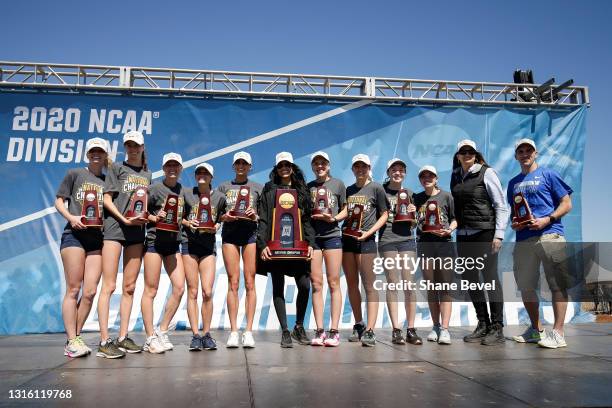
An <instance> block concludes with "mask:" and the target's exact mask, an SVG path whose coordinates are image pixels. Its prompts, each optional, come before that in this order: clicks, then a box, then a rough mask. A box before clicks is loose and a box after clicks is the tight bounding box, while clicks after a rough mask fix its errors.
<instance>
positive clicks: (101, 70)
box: [0, 61, 589, 108]
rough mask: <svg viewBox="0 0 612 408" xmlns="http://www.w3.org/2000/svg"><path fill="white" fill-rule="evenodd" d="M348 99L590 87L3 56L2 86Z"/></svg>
mask: <svg viewBox="0 0 612 408" xmlns="http://www.w3.org/2000/svg"><path fill="white" fill-rule="evenodd" d="M7 90H11V91H17V90H22V91H23V90H25V91H46V92H76V93H81V92H85V93H105V94H108V93H111V94H132V95H156V96H159V95H167V96H169V95H173V96H186V97H226V98H227V97H229V98H248V99H253V98H255V99H293V100H311V101H331V102H335V101H338V102H340V101H347V100H361V99H372V100H373V103H384V104H416V105H421V104H422V105H436V104H443V105H490V106H500V105H508V106H524V107H537V106H542V107H544V106H545V107H570V108H571V107H576V106H579V105H587V106H588V105H589V92H588V88H587V87H584V86H567V87H561V88H559V87H556V86H555V85H554V84H549V83H547V84H544V85H543V86H542V85H538V84H514V83H493V82H473V81H438V80H423V79H400V78H378V77H359V76H355V77H352V76H334V75H302V74H274V73H261V72H235V71H213V70H197V69H172V68H143V67H127V66H103V65H72V64H47V63H31V62H4V61H0V92H1V91H7Z"/></svg>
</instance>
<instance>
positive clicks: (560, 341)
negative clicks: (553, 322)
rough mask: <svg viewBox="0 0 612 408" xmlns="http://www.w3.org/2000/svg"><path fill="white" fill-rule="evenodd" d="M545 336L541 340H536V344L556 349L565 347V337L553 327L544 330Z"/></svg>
mask: <svg viewBox="0 0 612 408" xmlns="http://www.w3.org/2000/svg"><path fill="white" fill-rule="evenodd" d="M544 334H545V336H544V338H543V339H542V340H540V341H539V342H538V346H540V347H545V348H551V349H556V348H560V347H567V343H566V342H565V337H563V335H562V334H561V333H559V332H558V331H556V330H555V329H552V330H551V331H546V332H544Z"/></svg>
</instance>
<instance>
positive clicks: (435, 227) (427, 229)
mask: <svg viewBox="0 0 612 408" xmlns="http://www.w3.org/2000/svg"><path fill="white" fill-rule="evenodd" d="M443 229H444V227H443V226H442V225H425V226H424V227H423V232H438V231H442V230H443Z"/></svg>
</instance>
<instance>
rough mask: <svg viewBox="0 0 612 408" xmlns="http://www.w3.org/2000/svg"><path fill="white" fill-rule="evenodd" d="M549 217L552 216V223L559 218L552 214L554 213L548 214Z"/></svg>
mask: <svg viewBox="0 0 612 408" xmlns="http://www.w3.org/2000/svg"><path fill="white" fill-rule="evenodd" d="M548 218H550V223H551V224H552V223H553V222H556V221H558V218H557V217H555V216H554V215H552V214H550V215H549V216H548Z"/></svg>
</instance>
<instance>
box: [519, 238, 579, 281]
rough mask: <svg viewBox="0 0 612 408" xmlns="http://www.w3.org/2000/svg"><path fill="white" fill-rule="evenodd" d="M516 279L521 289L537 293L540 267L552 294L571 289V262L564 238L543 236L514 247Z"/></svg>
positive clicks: (521, 242)
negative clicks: (542, 268) (541, 266)
mask: <svg viewBox="0 0 612 408" xmlns="http://www.w3.org/2000/svg"><path fill="white" fill-rule="evenodd" d="M513 258H514V278H515V279H516V284H517V286H518V288H519V290H521V291H522V290H529V289H531V290H537V289H538V283H539V281H540V264H542V265H543V266H544V274H545V276H546V281H547V282H548V287H549V288H550V290H551V291H559V290H565V289H568V288H569V287H570V283H571V279H570V273H569V262H568V256H567V252H566V242H565V237H564V236H563V235H559V234H544V235H541V236H539V237H531V238H528V239H526V240H524V241H520V242H517V243H516V244H515V247H514V253H513Z"/></svg>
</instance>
